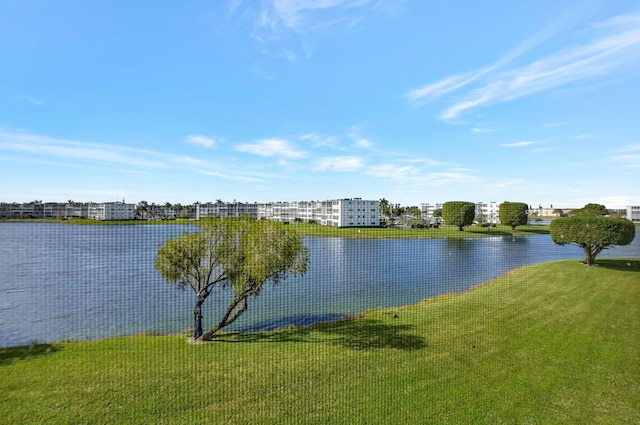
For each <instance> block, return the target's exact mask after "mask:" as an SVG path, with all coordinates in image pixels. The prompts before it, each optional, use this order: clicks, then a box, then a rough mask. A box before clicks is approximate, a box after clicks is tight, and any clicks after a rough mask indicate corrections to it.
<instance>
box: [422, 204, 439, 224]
mask: <svg viewBox="0 0 640 425" xmlns="http://www.w3.org/2000/svg"><path fill="white" fill-rule="evenodd" d="M436 210H442V204H437V203H436V204H420V214H421V215H422V218H424V219H425V220H433V214H434V213H435V212H436Z"/></svg>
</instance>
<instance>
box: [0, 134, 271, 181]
mask: <svg viewBox="0 0 640 425" xmlns="http://www.w3.org/2000/svg"><path fill="white" fill-rule="evenodd" d="M3 150H4V151H10V152H14V153H21V154H24V155H25V156H24V157H22V158H20V159H21V160H28V161H34V160H35V161H41V160H43V159H44V160H46V161H48V163H49V164H52V165H55V166H59V167H65V168H68V167H69V166H91V167H94V168H95V167H96V164H97V165H98V166H100V167H103V168H105V169H108V170H110V171H111V172H112V173H116V174H122V173H132V172H134V173H142V171H141V170H144V169H146V170H153V169H169V168H178V169H185V170H190V171H195V172H199V173H202V174H207V175H212V176H217V177H221V178H225V179H232V180H241V181H262V180H261V179H258V178H254V177H251V176H249V177H247V176H243V175H239V174H234V173H232V172H230V170H229V167H228V166H226V165H224V164H221V163H219V162H212V161H207V160H204V159H198V158H192V157H190V156H185V155H170V154H164V153H160V152H155V151H151V150H145V149H135V148H129V147H125V146H118V145H107V144H99V143H91V142H79V141H73V140H65V139H59V138H54V137H49V136H41V135H36V134H31V133H28V132H24V131H6V130H2V129H0V151H3ZM127 167H133V168H127Z"/></svg>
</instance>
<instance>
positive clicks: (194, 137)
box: [186, 134, 216, 148]
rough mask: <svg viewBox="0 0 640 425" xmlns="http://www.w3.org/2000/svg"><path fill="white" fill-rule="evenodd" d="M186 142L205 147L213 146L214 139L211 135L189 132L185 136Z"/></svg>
mask: <svg viewBox="0 0 640 425" xmlns="http://www.w3.org/2000/svg"><path fill="white" fill-rule="evenodd" d="M186 141H187V143H191V144H193V145H200V146H204V147H205V148H215V147H216V140H215V139H213V138H212V137H208V136H201V135H199V134H191V135H189V136H187V139H186Z"/></svg>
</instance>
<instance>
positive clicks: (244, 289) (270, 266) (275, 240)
mask: <svg viewBox="0 0 640 425" xmlns="http://www.w3.org/2000/svg"><path fill="white" fill-rule="evenodd" d="M237 223H240V224H239V225H238V226H237V227H236V228H235V231H234V237H233V238H232V241H231V245H230V246H227V247H226V248H225V249H226V250H227V251H228V252H229V253H230V255H228V256H227V257H226V258H225V260H224V267H225V271H226V277H227V284H228V286H229V287H230V288H232V290H233V292H234V297H233V299H232V300H231V302H230V303H229V306H228V307H227V311H226V312H225V314H224V315H223V317H222V319H221V320H220V322H219V323H218V325H217V326H215V327H212V328H211V329H210V331H209V332H208V333H207V334H206V335H205V337H206V338H211V337H213V336H214V335H215V334H216V333H217V332H218V331H219V330H220V329H222V328H224V327H226V326H229V325H230V324H231V323H233V322H234V321H235V320H236V319H237V318H238V317H240V315H241V314H242V313H244V312H245V311H246V310H247V307H248V304H247V301H248V298H249V297H251V296H254V295H258V294H260V291H261V290H262V286H263V285H264V283H265V282H271V283H274V284H276V283H278V282H279V281H281V280H282V279H283V278H285V277H286V276H287V275H289V274H297V275H303V274H304V273H306V270H307V259H308V249H307V248H305V247H304V246H303V245H302V238H301V237H300V236H299V235H298V234H297V233H296V232H295V231H290V230H289V227H285V226H284V225H283V224H282V223H277V222H274V221H270V220H264V221H245V222H244V223H242V222H237ZM247 224H248V225H247Z"/></svg>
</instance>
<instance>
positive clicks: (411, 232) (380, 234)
mask: <svg viewBox="0 0 640 425" xmlns="http://www.w3.org/2000/svg"><path fill="white" fill-rule="evenodd" d="M290 226H292V227H294V228H296V229H297V230H298V231H300V232H301V233H302V234H305V235H310V236H329V237H340V238H406V239H409V238H449V239H458V238H477V237H487V236H513V235H516V236H517V235H536V234H541V233H546V234H548V233H549V226H537V225H527V226H519V227H517V228H516V230H511V227H510V226H496V227H480V226H469V227H465V228H464V230H463V231H462V232H461V231H459V230H458V227H457V226H440V227H439V228H437V229H411V228H400V227H386V228H383V227H364V228H357V227H328V226H320V225H317V224H301V223H292V224H290Z"/></svg>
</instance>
